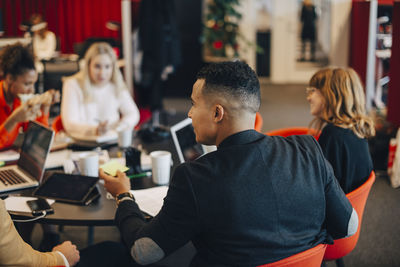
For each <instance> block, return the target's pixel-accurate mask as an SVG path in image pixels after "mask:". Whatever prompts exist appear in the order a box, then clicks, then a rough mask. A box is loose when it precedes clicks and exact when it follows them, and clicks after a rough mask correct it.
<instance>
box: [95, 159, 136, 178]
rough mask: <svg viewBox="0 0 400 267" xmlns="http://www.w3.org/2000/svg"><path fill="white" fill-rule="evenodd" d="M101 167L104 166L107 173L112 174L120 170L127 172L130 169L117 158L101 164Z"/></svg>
mask: <svg viewBox="0 0 400 267" xmlns="http://www.w3.org/2000/svg"><path fill="white" fill-rule="evenodd" d="M100 168H102V169H103V171H105V172H106V173H108V174H109V175H111V176H116V175H117V171H118V170H119V171H121V172H126V171H127V170H129V168H128V167H126V166H125V165H122V164H121V163H119V162H118V161H116V160H111V161H109V162H107V163H105V164H103V165H101V166H100Z"/></svg>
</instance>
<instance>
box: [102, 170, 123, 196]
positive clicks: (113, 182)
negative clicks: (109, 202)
mask: <svg viewBox="0 0 400 267" xmlns="http://www.w3.org/2000/svg"><path fill="white" fill-rule="evenodd" d="M99 176H100V178H101V179H103V180H104V187H105V188H106V189H107V191H108V192H110V194H111V195H113V197H115V196H116V195H118V194H121V193H125V192H128V191H129V190H130V189H131V183H130V181H129V178H128V177H126V174H125V173H124V172H120V171H117V177H113V176H110V175H108V174H106V173H105V172H104V171H103V169H100V170H99Z"/></svg>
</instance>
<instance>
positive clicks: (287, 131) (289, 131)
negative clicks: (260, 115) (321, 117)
mask: <svg viewBox="0 0 400 267" xmlns="http://www.w3.org/2000/svg"><path fill="white" fill-rule="evenodd" d="M265 134H266V135H271V136H272V135H279V136H283V137H288V136H290V135H305V134H311V135H312V136H314V138H315V139H317V140H318V137H319V133H318V132H317V130H315V129H310V128H307V127H289V128H281V129H277V130H272V131H269V132H266V133H265Z"/></svg>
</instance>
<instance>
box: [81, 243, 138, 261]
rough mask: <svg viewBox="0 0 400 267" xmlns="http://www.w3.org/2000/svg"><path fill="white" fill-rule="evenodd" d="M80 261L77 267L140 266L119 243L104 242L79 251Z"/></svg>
mask: <svg viewBox="0 0 400 267" xmlns="http://www.w3.org/2000/svg"><path fill="white" fill-rule="evenodd" d="M80 257H81V258H80V261H79V262H78V264H77V265H75V266H77V267H89V266H97V267H113V266H115V267H117V266H140V265H137V264H136V263H135V262H134V261H133V259H132V257H131V256H130V254H129V251H128V249H127V248H126V247H125V246H124V245H123V244H121V243H117V242H111V241H106V242H102V243H98V244H95V245H92V246H89V247H87V248H85V249H83V250H81V251H80Z"/></svg>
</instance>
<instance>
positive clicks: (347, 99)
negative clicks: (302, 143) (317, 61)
mask: <svg viewBox="0 0 400 267" xmlns="http://www.w3.org/2000/svg"><path fill="white" fill-rule="evenodd" d="M307 100H308V102H309V103H310V113H311V115H313V116H314V117H315V119H314V120H313V121H312V122H311V125H310V126H314V128H316V129H317V130H321V129H322V131H321V135H320V137H319V140H318V142H319V144H320V146H321V148H322V151H323V153H324V155H325V157H326V159H327V160H328V161H329V162H330V163H331V165H332V167H333V170H334V172H335V176H336V178H337V179H338V180H339V183H340V185H341V187H342V188H343V190H344V192H345V193H348V192H351V191H352V190H354V189H356V188H357V187H359V186H360V185H361V184H363V182H365V181H366V180H367V179H368V177H369V174H370V173H371V171H372V168H373V166H372V160H371V156H370V154H369V149H368V142H367V138H369V137H371V136H373V135H375V129H374V124H373V121H372V119H371V118H370V117H369V116H368V115H367V114H366V111H365V95H364V89H363V86H362V84H361V81H360V78H359V77H358V75H357V73H356V72H355V71H354V70H353V69H351V68H348V69H343V68H325V69H322V70H320V71H318V72H316V73H315V74H314V75H313V76H312V77H311V79H310V82H309V87H308V88H307Z"/></svg>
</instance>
